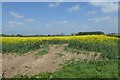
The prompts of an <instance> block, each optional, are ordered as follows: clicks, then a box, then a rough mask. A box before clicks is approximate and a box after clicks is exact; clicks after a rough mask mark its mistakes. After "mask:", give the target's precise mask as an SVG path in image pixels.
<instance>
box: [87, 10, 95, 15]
mask: <svg viewBox="0 0 120 80" xmlns="http://www.w3.org/2000/svg"><path fill="white" fill-rule="evenodd" d="M96 13H97V11H94V10H93V11H88V14H96Z"/></svg>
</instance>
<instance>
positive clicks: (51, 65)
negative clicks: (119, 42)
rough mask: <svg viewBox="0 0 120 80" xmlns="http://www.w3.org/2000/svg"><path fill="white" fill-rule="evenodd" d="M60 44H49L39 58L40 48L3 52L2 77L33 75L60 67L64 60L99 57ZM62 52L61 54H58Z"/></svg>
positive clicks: (92, 53)
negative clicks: (70, 49) (23, 52)
mask: <svg viewBox="0 0 120 80" xmlns="http://www.w3.org/2000/svg"><path fill="white" fill-rule="evenodd" d="M64 46H67V44H62V45H49V50H48V54H45V55H43V56H42V57H40V58H36V57H35V54H37V53H38V52H39V51H40V49H38V50H35V51H30V52H28V53H26V54H25V55H23V56H18V55H16V54H3V55H2V77H5V78H11V77H14V76H16V75H18V74H20V75H25V74H27V75H28V76H31V75H35V74H38V73H41V72H54V71H56V70H58V69H59V68H61V67H62V66H60V65H62V64H64V63H65V61H69V60H72V59H74V60H82V59H88V60H91V59H99V57H100V56H99V55H97V56H96V57H95V56H94V54H95V52H89V54H77V53H71V52H67V51H65V50H64ZM59 54H62V56H59Z"/></svg>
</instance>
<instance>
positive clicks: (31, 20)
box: [24, 19, 35, 22]
mask: <svg viewBox="0 0 120 80" xmlns="http://www.w3.org/2000/svg"><path fill="white" fill-rule="evenodd" d="M24 21H25V22H35V19H25V20H24Z"/></svg>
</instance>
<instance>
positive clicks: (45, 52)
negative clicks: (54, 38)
mask: <svg viewBox="0 0 120 80" xmlns="http://www.w3.org/2000/svg"><path fill="white" fill-rule="evenodd" d="M45 54H48V51H47V50H41V51H39V52H38V53H37V54H35V56H36V57H37V58H39V57H41V56H42V55H45Z"/></svg>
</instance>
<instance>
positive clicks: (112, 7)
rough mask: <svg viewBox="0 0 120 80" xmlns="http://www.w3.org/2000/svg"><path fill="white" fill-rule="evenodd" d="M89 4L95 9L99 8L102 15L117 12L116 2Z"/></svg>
mask: <svg viewBox="0 0 120 80" xmlns="http://www.w3.org/2000/svg"><path fill="white" fill-rule="evenodd" d="M91 4H92V5H93V6H95V7H100V8H101V11H102V12H104V13H111V12H117V11H118V3H117V2H91Z"/></svg>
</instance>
